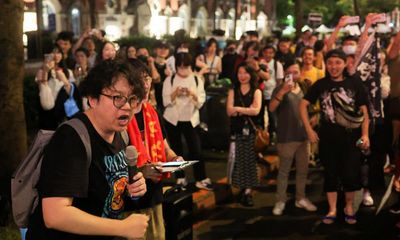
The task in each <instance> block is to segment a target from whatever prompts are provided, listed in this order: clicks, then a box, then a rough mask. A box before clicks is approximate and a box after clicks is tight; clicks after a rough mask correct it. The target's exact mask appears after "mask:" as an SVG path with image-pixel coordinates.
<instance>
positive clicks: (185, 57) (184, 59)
mask: <svg viewBox="0 0 400 240" xmlns="http://www.w3.org/2000/svg"><path fill="white" fill-rule="evenodd" d="M191 64H192V56H191V55H190V54H189V53H185V52H180V53H177V54H175V68H176V69H178V67H179V66H185V67H187V66H191Z"/></svg>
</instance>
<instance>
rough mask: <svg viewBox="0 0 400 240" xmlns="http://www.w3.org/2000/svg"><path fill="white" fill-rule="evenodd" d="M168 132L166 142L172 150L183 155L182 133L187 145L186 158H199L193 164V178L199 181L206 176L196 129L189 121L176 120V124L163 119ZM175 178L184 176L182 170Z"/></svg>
mask: <svg viewBox="0 0 400 240" xmlns="http://www.w3.org/2000/svg"><path fill="white" fill-rule="evenodd" d="M164 123H165V128H166V130H167V134H168V143H169V144H170V146H171V148H172V150H174V151H175V153H176V154H177V155H179V156H183V143H182V135H183V137H184V138H185V141H186V144H187V147H188V152H189V153H188V156H187V157H188V158H187V159H186V160H199V162H198V163H196V164H194V165H193V170H194V178H195V179H196V181H201V180H203V179H205V178H206V169H205V165H204V162H203V161H202V160H201V143H200V136H199V134H198V132H197V129H196V128H194V127H193V126H192V124H191V123H190V122H178V125H177V126H174V125H172V124H171V123H169V122H168V121H164ZM176 177H177V178H182V177H185V173H184V172H183V171H180V172H177V173H176Z"/></svg>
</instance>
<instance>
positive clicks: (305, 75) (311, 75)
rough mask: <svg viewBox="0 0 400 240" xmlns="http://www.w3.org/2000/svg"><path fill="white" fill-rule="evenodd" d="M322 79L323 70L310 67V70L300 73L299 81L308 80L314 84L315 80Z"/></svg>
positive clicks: (323, 75)
mask: <svg viewBox="0 0 400 240" xmlns="http://www.w3.org/2000/svg"><path fill="white" fill-rule="evenodd" d="M324 77H325V72H324V70H322V69H318V68H316V67H312V68H311V69H310V70H307V71H301V76H300V79H301V80H302V81H303V80H305V79H308V80H310V81H311V83H313V84H314V83H315V82H316V81H317V80H319V79H321V78H324Z"/></svg>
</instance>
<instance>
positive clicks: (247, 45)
mask: <svg viewBox="0 0 400 240" xmlns="http://www.w3.org/2000/svg"><path fill="white" fill-rule="evenodd" d="M249 48H254V50H255V51H258V50H260V44H259V43H258V42H257V41H250V42H247V43H245V44H244V46H243V50H244V51H247V50H248V49H249Z"/></svg>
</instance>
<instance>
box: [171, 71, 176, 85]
mask: <svg viewBox="0 0 400 240" xmlns="http://www.w3.org/2000/svg"><path fill="white" fill-rule="evenodd" d="M174 79H175V74H172V76H171V87H172V86H174Z"/></svg>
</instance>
